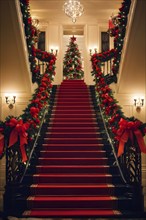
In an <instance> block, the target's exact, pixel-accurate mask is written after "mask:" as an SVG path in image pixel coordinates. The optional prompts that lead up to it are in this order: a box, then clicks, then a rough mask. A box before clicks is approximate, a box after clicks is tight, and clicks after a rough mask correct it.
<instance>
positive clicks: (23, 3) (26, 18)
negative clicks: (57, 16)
mask: <svg viewBox="0 0 146 220" xmlns="http://www.w3.org/2000/svg"><path fill="white" fill-rule="evenodd" d="M20 7H21V11H22V16H23V23H24V30H25V35H26V42H27V48H28V54H29V61H30V69H31V73H32V82H33V83H34V82H36V83H39V82H40V79H41V77H42V75H41V74H40V67H39V65H38V63H37V59H39V60H40V61H43V62H48V63H50V61H51V60H52V58H53V59H55V56H54V55H53V54H52V53H48V52H46V51H41V50H38V49H36V48H35V32H36V30H35V27H34V26H33V25H32V18H31V15H30V7H29V0H20ZM36 58H37V59H36Z"/></svg>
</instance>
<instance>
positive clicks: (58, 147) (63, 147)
mask: <svg viewBox="0 0 146 220" xmlns="http://www.w3.org/2000/svg"><path fill="white" fill-rule="evenodd" d="M103 147H104V144H77V145H76V144H60V143H59V144H49V143H48V144H42V148H41V149H42V150H49V151H68V150H70V151H95V150H103Z"/></svg>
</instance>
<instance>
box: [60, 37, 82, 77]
mask: <svg viewBox="0 0 146 220" xmlns="http://www.w3.org/2000/svg"><path fill="white" fill-rule="evenodd" d="M75 41H76V38H75V37H74V36H73V37H71V38H70V43H69V45H68V48H67V51H66V54H65V56H64V60H63V75H64V78H65V79H82V78H83V75H84V72H83V70H82V62H81V54H80V52H79V49H78V45H77V44H76V43H75Z"/></svg>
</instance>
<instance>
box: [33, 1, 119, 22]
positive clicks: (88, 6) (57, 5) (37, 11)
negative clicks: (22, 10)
mask: <svg viewBox="0 0 146 220" xmlns="http://www.w3.org/2000/svg"><path fill="white" fill-rule="evenodd" d="M64 2H65V0H30V9H31V15H32V17H35V18H38V19H39V20H40V22H42V23H43V22H47V23H51V24H52V23H59V24H61V25H72V24H73V23H72V21H71V19H70V18H69V17H67V16H66V15H65V13H64V12H63V4H64ZM80 2H81V4H82V5H83V6H84V14H83V15H82V16H81V17H79V18H78V19H77V21H76V23H75V24H76V25H85V24H98V23H106V22H107V23H108V19H109V17H110V16H111V15H112V14H117V12H118V9H119V8H120V7H121V2H122V0H80Z"/></svg>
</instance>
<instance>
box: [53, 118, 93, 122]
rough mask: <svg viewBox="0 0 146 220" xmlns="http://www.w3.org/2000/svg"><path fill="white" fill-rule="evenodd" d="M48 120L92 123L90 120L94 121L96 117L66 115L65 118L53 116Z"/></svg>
mask: <svg viewBox="0 0 146 220" xmlns="http://www.w3.org/2000/svg"><path fill="white" fill-rule="evenodd" d="M50 121H51V122H74V123H75V122H78V123H80V122H81V123H82V122H84V123H85V122H87V123H88V122H89V123H92V122H95V123H96V118H93V117H90V118H89V117H88V118H71V117H70V118H69V117H66V118H61V117H60V118H59V117H54V118H50Z"/></svg>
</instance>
